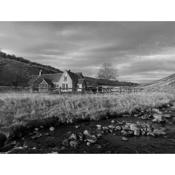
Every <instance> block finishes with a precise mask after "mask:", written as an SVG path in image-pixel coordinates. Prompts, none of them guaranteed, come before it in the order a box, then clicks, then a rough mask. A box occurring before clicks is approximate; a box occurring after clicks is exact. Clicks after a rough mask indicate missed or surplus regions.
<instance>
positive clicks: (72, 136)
mask: <svg viewBox="0 0 175 175" xmlns="http://www.w3.org/2000/svg"><path fill="white" fill-rule="evenodd" d="M69 140H77V136H76V134H74V133H72V134H71V135H70V137H69Z"/></svg>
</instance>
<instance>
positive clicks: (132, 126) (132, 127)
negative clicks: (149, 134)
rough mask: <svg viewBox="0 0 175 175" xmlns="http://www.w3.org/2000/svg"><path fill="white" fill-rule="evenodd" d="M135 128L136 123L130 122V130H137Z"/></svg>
mask: <svg viewBox="0 0 175 175" xmlns="http://www.w3.org/2000/svg"><path fill="white" fill-rule="evenodd" d="M137 129H138V127H137V125H136V124H134V123H132V124H130V130H131V131H135V130H137Z"/></svg>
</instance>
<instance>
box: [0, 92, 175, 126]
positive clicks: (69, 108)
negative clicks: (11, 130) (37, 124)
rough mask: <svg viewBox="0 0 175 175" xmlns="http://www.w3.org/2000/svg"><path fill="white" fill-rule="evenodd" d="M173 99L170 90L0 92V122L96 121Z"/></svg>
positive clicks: (3, 123) (6, 123)
mask: <svg viewBox="0 0 175 175" xmlns="http://www.w3.org/2000/svg"><path fill="white" fill-rule="evenodd" d="M174 99H175V95H174V94H170V93H158V92H153V93H144V92H142V93H133V94H120V95H110V94H103V95H102V94H101V95H100V94H99V95H97V94H96V95H94V94H91V95H90V94H89V95H63V96H59V95H47V94H30V93H28V94H27V93H25V94H24V93H2V94H0V124H1V126H2V125H4V126H10V125H12V124H14V123H26V122H28V121H30V120H35V119H44V118H50V117H58V118H59V120H60V122H63V123H64V122H67V123H69V122H70V123H71V122H74V120H77V119H90V120H98V119H100V118H101V117H103V116H105V115H107V114H110V115H115V114H121V113H124V112H129V113H130V112H132V111H134V110H135V109H138V108H139V109H143V110H144V109H147V108H149V107H158V106H161V105H162V104H166V103H169V102H170V101H172V100H174Z"/></svg>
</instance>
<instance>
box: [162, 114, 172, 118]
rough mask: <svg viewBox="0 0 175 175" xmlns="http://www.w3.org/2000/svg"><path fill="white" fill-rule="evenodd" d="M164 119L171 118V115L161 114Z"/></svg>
mask: <svg viewBox="0 0 175 175" xmlns="http://www.w3.org/2000/svg"><path fill="white" fill-rule="evenodd" d="M163 117H164V118H171V114H163Z"/></svg>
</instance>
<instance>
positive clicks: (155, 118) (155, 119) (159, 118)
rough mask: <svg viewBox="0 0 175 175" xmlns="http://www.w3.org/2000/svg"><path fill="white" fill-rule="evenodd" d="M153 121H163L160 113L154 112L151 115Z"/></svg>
mask: <svg viewBox="0 0 175 175" xmlns="http://www.w3.org/2000/svg"><path fill="white" fill-rule="evenodd" d="M152 121H153V122H158V123H159V122H162V121H163V117H162V115H161V114H154V115H153V120H152Z"/></svg>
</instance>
